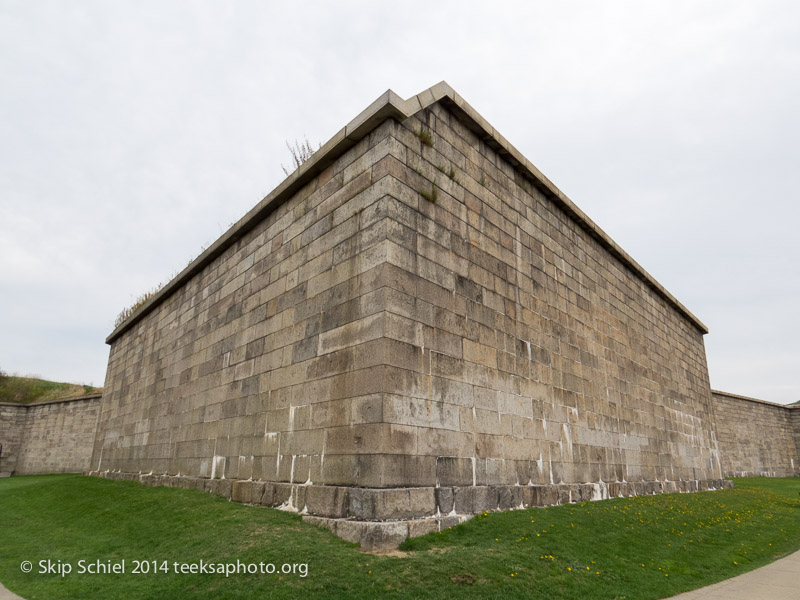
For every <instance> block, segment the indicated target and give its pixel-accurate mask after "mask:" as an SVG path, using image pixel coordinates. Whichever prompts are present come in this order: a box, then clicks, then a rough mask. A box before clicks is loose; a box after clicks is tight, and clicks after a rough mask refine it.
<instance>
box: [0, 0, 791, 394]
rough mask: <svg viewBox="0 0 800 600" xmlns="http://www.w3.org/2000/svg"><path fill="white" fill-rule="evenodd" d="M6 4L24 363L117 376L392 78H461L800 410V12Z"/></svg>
mask: <svg viewBox="0 0 800 600" xmlns="http://www.w3.org/2000/svg"><path fill="white" fill-rule="evenodd" d="M491 4H492V5H493V6H492V8H491V9H490V8H487V7H488V6H489V5H490V3H487V2H472V3H470V2H465V1H463V0H462V1H459V2H429V1H428V2H413V1H405V2H401V3H396V2H379V1H377V0H372V1H370V2H343V1H341V0H338V1H337V2H318V3H299V2H286V1H283V2H266V1H262V2H255V1H249V2H248V1H240V2H202V1H197V0H192V1H191V2H176V1H167V0H159V1H157V2H152V1H150V2H148V1H141V0H137V1H135V2H120V1H117V2H108V1H105V0H103V1H97V2H89V1H85V0H70V1H69V2H62V1H54V2H44V1H38V0H20V1H9V0H0V367H1V368H2V369H3V370H5V371H7V372H16V373H20V374H38V375H41V376H43V377H45V378H49V379H56V380H63V381H74V382H79V383H91V384H94V385H102V384H103V380H104V378H105V370H106V361H107V359H108V346H106V345H105V343H104V340H105V337H106V336H107V335H108V334H109V333H110V332H111V330H112V328H113V322H114V318H115V316H116V315H117V313H118V312H119V311H120V310H121V309H122V308H123V307H124V306H126V305H129V304H131V303H132V302H133V301H134V299H135V297H136V296H138V295H139V294H141V293H142V292H144V291H146V290H148V289H149V288H152V287H153V286H154V285H156V284H157V283H159V282H160V281H165V280H167V279H169V278H170V276H171V275H172V274H173V273H174V272H177V271H179V270H181V269H182V268H183V267H184V266H185V265H186V264H187V262H188V261H189V260H191V259H193V258H194V257H195V256H196V255H197V254H199V252H200V251H201V248H202V247H203V246H206V245H208V244H209V243H211V242H213V241H214V240H215V239H216V238H217V237H219V236H220V235H221V234H222V233H223V231H224V230H226V229H227V228H228V226H229V225H230V224H231V223H232V222H234V221H236V220H238V219H239V218H240V217H241V216H243V215H244V213H245V212H246V211H247V210H248V209H250V208H251V207H252V206H253V205H254V204H255V203H257V202H258V201H259V200H260V199H261V198H262V197H263V196H265V195H266V194H267V193H268V192H269V191H270V190H272V188H274V187H275V186H276V185H277V184H278V183H280V181H281V180H282V179H283V177H284V174H283V171H282V170H281V164H282V163H284V164H288V163H289V161H290V158H291V157H290V155H289V153H288V151H287V149H286V146H285V141H286V140H294V139H295V138H300V139H302V138H303V136H304V135H305V136H308V138H309V140H311V141H312V142H314V143H317V142H324V141H326V140H327V139H328V138H329V137H331V136H332V135H333V134H334V133H336V132H337V131H338V130H339V129H340V128H341V127H343V126H344V125H345V124H346V123H347V122H348V121H349V120H350V119H352V118H353V117H355V116H356V115H357V114H358V113H359V112H360V111H361V110H362V109H364V108H366V106H367V105H368V104H370V103H371V102H372V101H373V100H374V99H375V98H377V97H378V96H379V95H380V94H381V93H383V92H384V91H385V90H386V89H388V88H391V89H393V90H394V91H395V92H397V93H398V94H399V95H400V96H402V97H404V98H407V97H409V96H411V95H414V94H417V93H419V92H420V91H422V90H424V89H426V88H428V87H430V86H431V85H433V84H435V83H437V82H438V81H441V80H446V81H447V82H448V83H449V84H450V85H452V86H453V87H454V88H455V89H456V91H458V92H459V93H460V94H461V95H462V96H463V97H464V98H465V99H466V100H467V102H469V103H470V104H472V105H473V106H474V107H475V108H476V109H477V110H478V112H480V113H481V114H482V115H483V116H484V117H485V118H486V119H487V120H488V121H489V122H490V123H491V124H492V125H494V127H495V128H496V129H497V130H498V131H500V132H501V133H502V134H503V135H504V136H505V137H506V138H507V139H508V140H509V141H510V142H511V143H512V144H514V145H515V146H516V147H517V148H518V149H519V150H520V151H521V152H522V153H523V154H524V155H525V156H527V157H528V158H529V159H530V160H531V162H533V163H534V164H535V165H536V166H537V167H539V168H540V169H541V170H542V171H543V172H544V173H545V175H547V176H548V177H549V178H550V179H551V180H552V181H553V182H554V183H555V184H556V185H557V186H559V187H560V188H561V189H562V190H563V191H564V192H565V193H566V194H567V195H568V196H570V198H572V200H573V201H575V203H576V204H577V205H578V206H580V207H581V208H582V209H583V210H584V211H585V212H586V213H587V214H588V215H589V216H590V217H591V218H592V219H594V220H595V222H597V223H598V224H599V225H600V226H601V227H602V228H603V229H605V230H606V231H607V232H608V233H609V234H610V235H611V237H612V238H613V239H614V240H616V241H617V242H618V243H619V244H620V245H621V246H622V247H623V248H624V249H625V250H626V251H627V252H628V253H630V254H631V255H632V256H633V257H634V258H635V259H636V260H637V261H638V262H639V263H640V264H641V265H642V266H643V267H644V268H645V269H647V270H648V271H649V272H650V273H651V274H652V275H653V276H654V277H655V278H656V279H657V280H658V281H659V282H660V283H662V284H663V285H664V286H665V287H666V288H667V289H668V290H669V291H670V292H672V294H673V295H675V296H676V297H677V298H678V299H679V300H680V301H681V302H682V303H683V304H684V305H685V306H686V307H687V308H689V310H691V311H692V312H693V313H694V314H695V315H697V316H698V317H699V318H700V319H701V320H702V321H703V322H705V323H706V325H708V327H709V328H710V330H711V333H710V334H709V335H707V336H706V338H705V340H706V349H707V353H708V362H709V369H710V374H711V385H712V387H714V388H716V389H722V390H725V391H729V392H733V393H738V394H743V395H748V396H754V397H758V398H762V399H765V400H771V401H774V402H781V403H787V402H793V401H796V400H800V319H799V318H798V308H800V302H798V300H799V299H800V268H798V257H800V235H798V220H799V218H800V208H799V207H800V197H798V190H800V161H798V158H800V152H799V151H798V142H800V116H798V115H799V112H800V111H798V102H800V100H798V98H800V4H798V3H795V2H791V1H785V2H776V1H766V0H758V1H752V2H737V1H732V0H724V1H719V2H697V1H694V0H693V1H677V0H669V1H664V2H641V1H630V2H611V1H608V2H596V1H591V2H589V1H587V2H563V1H560V2H514V3H512V2H509V3H491Z"/></svg>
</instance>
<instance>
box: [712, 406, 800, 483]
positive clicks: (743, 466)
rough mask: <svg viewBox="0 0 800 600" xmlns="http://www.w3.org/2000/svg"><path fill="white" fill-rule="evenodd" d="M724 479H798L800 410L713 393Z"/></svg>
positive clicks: (799, 470) (799, 471) (799, 468)
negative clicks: (765, 477) (797, 443)
mask: <svg viewBox="0 0 800 600" xmlns="http://www.w3.org/2000/svg"><path fill="white" fill-rule="evenodd" d="M713 397H714V403H715V409H716V417H717V418H716V423H717V437H718V439H719V447H720V452H721V454H722V471H723V475H724V476H725V477H748V476H749V477H752V476H756V475H765V476H769V477H792V476H796V475H800V460H799V459H798V448H797V445H796V439H797V436H798V435H799V434H800V408H789V407H786V406H781V405H779V404H771V403H768V402H761V401H759V400H754V399H750V398H744V397H741V396H736V395H732V394H726V393H724V392H716V391H715V392H714V393H713Z"/></svg>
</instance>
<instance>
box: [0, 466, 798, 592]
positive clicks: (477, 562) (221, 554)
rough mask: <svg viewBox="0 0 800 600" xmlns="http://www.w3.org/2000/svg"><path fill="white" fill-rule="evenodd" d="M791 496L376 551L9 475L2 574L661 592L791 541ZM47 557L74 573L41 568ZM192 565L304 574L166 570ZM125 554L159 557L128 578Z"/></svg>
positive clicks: (708, 502)
mask: <svg viewBox="0 0 800 600" xmlns="http://www.w3.org/2000/svg"><path fill="white" fill-rule="evenodd" d="M799 491H800V478H793V479H758V478H755V479H737V480H736V489H734V490H725V491H719V492H700V493H695V494H668V495H660V496H641V497H638V498H624V499H623V498H620V499H616V500H605V501H601V502H590V503H583V504H573V505H568V506H559V507H552V508H546V509H542V508H539V509H529V510H519V511H512V512H507V513H494V514H489V515H482V516H479V517H476V518H475V519H473V520H471V521H470V522H468V523H466V524H464V525H461V526H459V527H455V528H453V529H452V530H448V531H446V532H443V533H437V534H431V535H429V536H426V537H423V538H418V539H415V540H410V541H407V542H406V544H405V545H404V546H403V548H402V550H403V552H400V553H398V556H372V555H367V554H362V553H360V552H359V551H358V548H357V547H356V546H355V545H353V544H349V543H347V542H344V541H342V540H340V539H338V538H336V537H334V536H333V535H332V534H330V533H329V532H327V531H324V530H321V529H317V528H315V527H312V526H309V525H306V524H304V523H302V521H301V520H300V517H298V516H297V515H293V514H287V513H283V512H280V511H277V510H272V509H267V508H255V507H249V506H242V505H238V504H234V503H230V502H227V501H225V500H223V499H221V498H216V497H213V496H210V495H207V494H204V493H202V492H198V491H190V490H180V489H174V488H149V487H144V486H142V485H139V484H138V483H131V482H113V481H108V480H103V479H98V478H91V477H81V476H78V475H48V476H28V477H13V478H7V479H2V480H0V581H2V582H3V583H4V584H5V585H6V586H7V587H8V588H10V589H11V590H12V591H14V592H16V593H18V594H20V595H21V596H23V597H25V598H27V599H29V600H33V599H35V598H47V599H52V598H177V597H180V598H215V599H216V598H297V597H302V596H305V597H308V598H311V597H318V596H324V597H342V598H354V597H355V598H374V597H376V596H382V597H390V598H391V597H398V598H399V597H414V598H422V597H424V598H450V597H453V596H457V597H459V598H592V599H600V598H663V597H666V596H670V595H672V594H676V593H678V592H681V591H685V590H688V589H693V588H696V587H700V586H703V585H707V584H709V583H712V582H714V581H718V580H721V579H726V578H728V577H732V576H734V575H737V574H740V573H743V572H745V571H748V570H750V569H754V568H756V567H759V566H761V565H764V564H766V563H768V562H771V561H772V560H774V559H776V558H779V557H781V556H783V555H785V554H788V553H790V552H792V551H795V550H798V549H800V497H798V492H799ZM47 559H49V560H50V561H52V562H53V564H54V565H56V566H58V561H61V564H62V565H64V564H69V565H71V566H72V569H73V570H72V573H69V574H67V575H65V576H61V575H60V574H58V573H51V574H40V573H39V572H38V571H39V568H40V565H39V561H42V560H47ZM123 559H124V561H125V572H124V573H118V574H113V573H112V574H105V575H104V574H89V573H84V574H80V573H78V572H77V570H78V567H79V561H80V560H84V561H87V563H89V564H95V563H96V561H98V560H99V561H100V562H101V563H103V564H106V563H107V562H108V561H112V562H118V561H122V560H123ZM25 560H28V561H31V563H33V572H31V573H29V574H24V573H22V572H21V570H20V563H21V562H22V561H25ZM200 560H204V561H206V562H207V563H212V564H215V563H236V561H237V560H238V561H241V562H242V563H245V564H249V563H252V564H254V565H257V564H258V563H265V565H266V563H275V564H277V565H278V569H280V568H281V565H283V564H284V563H286V564H289V565H291V564H295V565H307V572H306V573H307V574H306V576H305V577H303V576H302V572H303V567H302V566H296V567H295V573H294V574H292V573H286V574H267V573H263V574H262V573H254V574H238V575H237V574H233V575H231V576H229V577H226V576H225V575H224V574H220V573H211V574H190V573H186V574H181V573H175V572H174V570H175V565H174V563H178V568H180V564H186V565H187V566H186V567H185V568H187V569H188V568H190V567H189V566H188V565H189V564H191V563H198V562H199V561H200ZM134 561H156V564H155V565H153V564H152V562H150V563H148V564H149V568H150V573H143V574H134V573H133V572H132V571H133V569H134V567H135V566H136V563H135V562H134ZM163 561H167V562H166V564H165V563H164V562H163ZM153 566H156V567H158V569H156V572H153V570H154V569H153ZM162 567H164V568H165V569H166V570H168V571H169V572H168V573H162V572H160V569H161V568H162ZM264 568H265V569H268V567H266V566H265V567H264Z"/></svg>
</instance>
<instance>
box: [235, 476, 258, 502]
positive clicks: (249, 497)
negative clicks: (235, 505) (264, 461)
mask: <svg viewBox="0 0 800 600" xmlns="http://www.w3.org/2000/svg"><path fill="white" fill-rule="evenodd" d="M231 500H233V501H234V502H241V503H242V504H252V502H253V482H252V481H241V480H236V481H234V482H233V487H232V489H231Z"/></svg>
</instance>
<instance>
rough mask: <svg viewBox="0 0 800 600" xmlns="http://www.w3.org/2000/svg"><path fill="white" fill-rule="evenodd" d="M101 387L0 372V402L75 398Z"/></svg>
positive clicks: (24, 402) (96, 390) (99, 390)
mask: <svg viewBox="0 0 800 600" xmlns="http://www.w3.org/2000/svg"><path fill="white" fill-rule="evenodd" d="M101 391H102V388H95V387H92V386H90V385H79V384H77V383H61V382H58V381H47V380H45V379H36V378H34V377H16V376H13V375H6V374H5V373H2V372H0V402H16V403H18V404H30V403H31V402H44V401H46V400H58V399H61V398H76V397H78V396H85V395H86V394H93V393H95V392H101Z"/></svg>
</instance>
